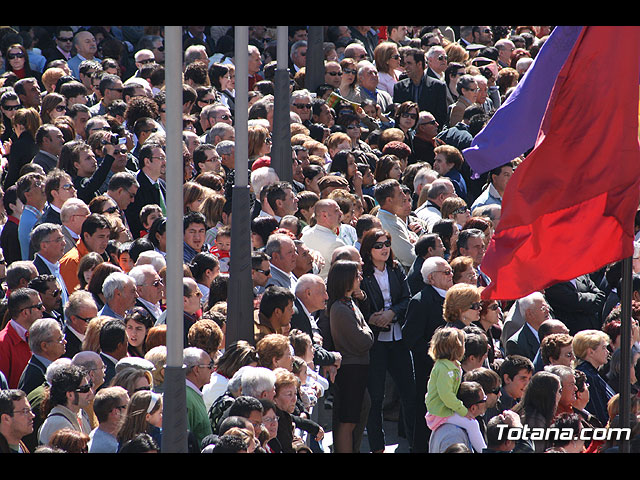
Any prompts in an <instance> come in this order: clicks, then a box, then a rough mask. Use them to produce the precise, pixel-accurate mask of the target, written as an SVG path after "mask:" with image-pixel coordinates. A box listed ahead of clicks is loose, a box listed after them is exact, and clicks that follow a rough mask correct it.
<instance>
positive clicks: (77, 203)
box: [60, 197, 89, 223]
mask: <svg viewBox="0 0 640 480" xmlns="http://www.w3.org/2000/svg"><path fill="white" fill-rule="evenodd" d="M83 207H86V208H87V209H88V208H89V206H88V205H87V204H86V203H85V202H84V201H83V200H80V199H79V198H76V197H73V198H70V199H69V200H67V201H66V202H64V204H63V205H62V208H61V209H60V221H61V222H62V223H64V222H66V221H67V220H71V217H72V216H73V215H75V214H76V213H77V212H78V210H80V209H81V208H83Z"/></svg>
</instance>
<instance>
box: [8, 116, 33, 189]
mask: <svg viewBox="0 0 640 480" xmlns="http://www.w3.org/2000/svg"><path fill="white" fill-rule="evenodd" d="M41 124H42V121H41V120H40V114H39V113H38V111H37V110H36V109H35V108H32V107H29V108H20V109H19V110H18V111H17V112H16V114H15V116H14V117H13V131H14V132H15V134H16V137H17V138H16V140H15V141H14V142H13V143H12V144H11V149H10V150H9V155H8V156H7V160H8V162H9V163H8V166H7V173H6V177H5V178H4V183H3V188H4V190H7V189H8V188H9V187H10V186H11V185H14V184H15V183H16V182H17V181H18V178H19V177H20V169H21V168H22V167H23V166H25V165H26V164H27V163H29V162H31V160H32V159H33V157H35V156H36V154H37V153H38V145H37V144H36V132H37V131H38V128H40V125H41Z"/></svg>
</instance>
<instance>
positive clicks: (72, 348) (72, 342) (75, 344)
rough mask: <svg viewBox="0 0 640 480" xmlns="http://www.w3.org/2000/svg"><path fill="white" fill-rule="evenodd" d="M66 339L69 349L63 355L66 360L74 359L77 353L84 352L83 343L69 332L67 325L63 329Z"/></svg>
mask: <svg viewBox="0 0 640 480" xmlns="http://www.w3.org/2000/svg"><path fill="white" fill-rule="evenodd" d="M62 332H63V333H64V338H65V340H66V341H67V347H66V350H65V352H64V354H63V355H62V356H63V357H65V358H73V357H74V356H75V354H76V353H78V352H80V351H81V350H82V341H81V340H80V339H79V338H78V337H76V334H75V333H73V332H72V331H71V330H69V327H68V326H66V325H65V327H64V328H63V329H62Z"/></svg>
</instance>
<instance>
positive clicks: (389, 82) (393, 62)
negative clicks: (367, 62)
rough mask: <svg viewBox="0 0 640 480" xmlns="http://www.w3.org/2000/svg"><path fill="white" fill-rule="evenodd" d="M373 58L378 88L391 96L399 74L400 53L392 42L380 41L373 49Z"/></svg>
mask: <svg viewBox="0 0 640 480" xmlns="http://www.w3.org/2000/svg"><path fill="white" fill-rule="evenodd" d="M373 59H374V61H375V64H376V68H377V69H378V88H379V89H380V90H384V91H385V92H387V93H388V94H389V95H391V96H392V97H393V86H394V85H395V84H396V83H397V82H398V80H399V78H400V74H401V73H402V71H401V69H400V53H399V52H398V46H397V45H396V44H395V43H394V42H382V43H380V44H378V46H377V47H376V48H375V50H374V51H373Z"/></svg>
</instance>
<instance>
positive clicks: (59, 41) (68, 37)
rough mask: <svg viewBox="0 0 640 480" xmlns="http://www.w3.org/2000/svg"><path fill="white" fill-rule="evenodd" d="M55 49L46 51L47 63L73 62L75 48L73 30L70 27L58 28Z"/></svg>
mask: <svg viewBox="0 0 640 480" xmlns="http://www.w3.org/2000/svg"><path fill="white" fill-rule="evenodd" d="M54 40H55V47H52V48H51V49H49V50H46V51H45V52H43V53H44V56H45V58H46V59H47V63H49V62H51V61H53V60H65V61H67V62H68V61H69V60H71V50H72V48H73V30H72V29H71V27H69V26H59V27H56V31H55V38H54Z"/></svg>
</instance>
